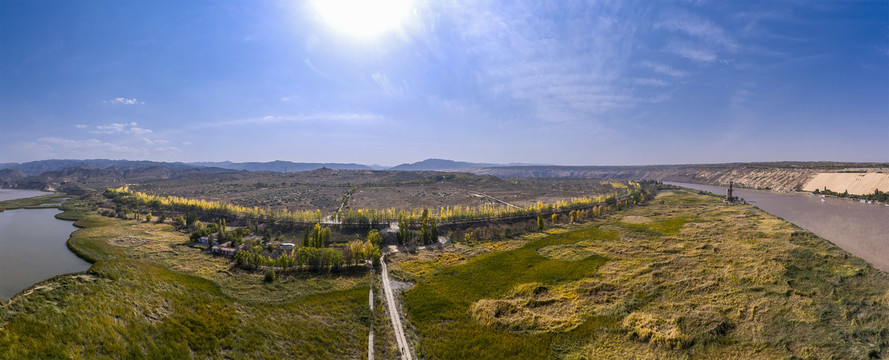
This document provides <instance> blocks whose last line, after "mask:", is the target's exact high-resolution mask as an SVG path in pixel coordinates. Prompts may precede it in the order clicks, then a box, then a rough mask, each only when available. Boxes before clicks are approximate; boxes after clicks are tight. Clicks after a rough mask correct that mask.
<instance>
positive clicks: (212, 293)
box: [0, 202, 372, 359]
mask: <svg viewBox="0 0 889 360" xmlns="http://www.w3.org/2000/svg"><path fill="white" fill-rule="evenodd" d="M63 208H70V209H71V211H68V212H66V213H63V214H61V215H63V216H67V217H69V218H72V219H75V220H76V222H75V224H76V225H77V226H78V227H79V228H80V229H79V230H77V231H75V232H74V233H73V234H72V235H71V238H70V239H69V241H68V245H69V246H70V247H71V249H72V250H74V251H76V252H78V253H79V254H81V255H82V256H83V257H85V258H88V259H90V260H92V261H94V262H95V263H94V264H93V265H92V266H91V267H90V268H89V270H88V271H86V272H85V273H79V274H68V275H61V276H57V277H55V278H52V279H49V280H46V281H43V282H41V283H39V284H36V285H34V286H32V287H30V288H28V289H26V290H25V291H23V292H22V293H20V294H18V295H16V296H13V297H12V298H11V299H10V300H9V301H6V302H0V329H3V330H2V332H0V358H4V359H6V358H9V359H18V358H58V357H63V358H67V357H72V356H73V357H80V358H97V357H112V358H128V357H132V358H190V357H198V358H212V357H217V356H220V354H225V356H226V357H230V358H283V357H294V358H328V359H342V358H360V357H362V356H364V354H365V353H366V351H367V348H368V344H367V332H366V329H367V327H368V325H369V322H368V321H369V320H368V319H367V318H366V314H367V313H368V312H369V310H368V311H362V309H364V308H367V306H368V305H367V294H368V290H369V286H370V283H371V279H372V275H371V274H370V273H368V272H367V271H364V272H361V273H355V274H341V275H337V276H331V275H326V274H302V275H298V276H296V275H294V276H280V277H278V278H277V279H276V280H275V281H274V282H264V281H263V279H262V274H253V273H249V272H241V271H238V270H237V269H234V268H233V267H232V266H231V260H230V259H229V258H223V257H216V256H211V255H207V254H206V253H203V252H201V251H200V250H198V249H192V248H190V247H188V246H186V245H185V243H186V242H187V240H188V239H187V235H185V234H182V233H179V232H177V231H175V230H174V229H173V227H172V226H170V225H169V224H156V223H145V222H139V221H127V220H120V219H115V218H108V217H103V216H100V215H98V214H96V213H95V211H92V210H91V209H90V205H89V204H83V203H79V202H69V203H66V204H65V205H64V206H63ZM65 214H67V215H65ZM122 238H126V239H138V240H139V241H130V242H125V243H122V242H119V241H112V240H114V239H122ZM116 244H123V245H116Z"/></svg>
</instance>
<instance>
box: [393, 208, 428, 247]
mask: <svg viewBox="0 0 889 360" xmlns="http://www.w3.org/2000/svg"><path fill="white" fill-rule="evenodd" d="M414 224H415V223H414V220H413V219H412V218H410V217H408V216H407V215H405V214H403V213H402V214H399V217H398V232H397V233H396V234H395V237H396V239H397V240H398V244H399V245H416V242H419V243H421V244H423V245H429V244H431V243H434V242H436V241H438V235H439V233H438V225H437V223H436V221H435V219H433V218H432V217H430V216H429V210H428V209H423V212H422V213H421V215H420V221H419V225H420V229H419V231H415V230H411V228H412V227H414ZM415 240H416V241H415Z"/></svg>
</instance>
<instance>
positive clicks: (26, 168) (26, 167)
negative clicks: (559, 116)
mask: <svg viewBox="0 0 889 360" xmlns="http://www.w3.org/2000/svg"><path fill="white" fill-rule="evenodd" d="M520 165H528V164H488V163H472V162H464V161H453V160H444V159H426V160H423V161H418V162H415V163H411V164H401V165H398V166H394V167H386V166H380V165H362V164H353V163H300V162H292V161H281V160H277V161H269V162H231V161H220V162H192V163H182V162H158V161H134V160H108V159H90V160H55V159H54V160H40V161H31V162H26V163H4V164H0V169H10V170H16V171H20V172H22V173H24V174H25V175H32V176H33V175H40V174H42V173H45V172H47V171H59V170H64V169H70V168H84V169H108V168H116V169H119V170H132V169H144V168H149V167H154V166H162V167H167V168H171V169H188V168H220V169H230V170H247V171H274V172H295V171H310V170H315V169H321V168H328V169H334V170H404V171H420V170H461V169H475V168H488V167H502V166H520Z"/></svg>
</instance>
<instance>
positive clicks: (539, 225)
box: [537, 214, 543, 230]
mask: <svg viewBox="0 0 889 360" xmlns="http://www.w3.org/2000/svg"><path fill="white" fill-rule="evenodd" d="M537 230H543V214H537Z"/></svg>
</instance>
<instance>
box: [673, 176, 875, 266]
mask: <svg viewBox="0 0 889 360" xmlns="http://www.w3.org/2000/svg"><path fill="white" fill-rule="evenodd" d="M664 183H665V184H670V185H676V186H682V187H686V188H691V189H695V190H703V191H708V192H712V193H714V194H720V195H725V191H726V187H724V186H711V185H699V184H685V183H675V182H666V181H665V182H664ZM734 195H735V196H737V197H740V198H742V199H744V200H746V201H747V202H748V203H750V204H753V205H756V206H757V207H759V208H760V209H762V210H764V211H766V212H768V213H770V214H772V215H775V216H779V217H781V218H783V219H784V220H787V221H789V222H791V223H793V224H795V225H797V226H799V227H801V228H803V229H806V230H808V231H811V232H812V233H814V234H816V235H818V236H820V237H822V238H825V239H827V240H828V241H830V242H832V243H834V244H836V245H837V246H839V247H840V248H842V249H843V250H846V251H847V252H849V253H850V254H852V255H855V256H858V257H860V258H862V259H864V260H865V261H867V262H869V263H871V265H873V266H874V267H876V268H878V269H882V270H883V271H889V206H883V205H875V204H863V203H861V202H859V201H852V200H846V199H839V198H831V197H827V198H822V197H821V196H815V195H812V194H808V193H779V192H774V191H762V190H748V189H734Z"/></svg>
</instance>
